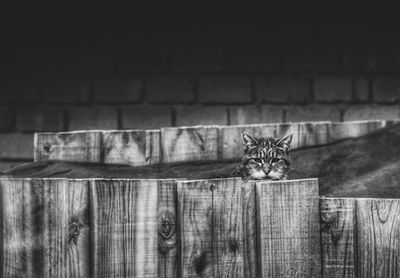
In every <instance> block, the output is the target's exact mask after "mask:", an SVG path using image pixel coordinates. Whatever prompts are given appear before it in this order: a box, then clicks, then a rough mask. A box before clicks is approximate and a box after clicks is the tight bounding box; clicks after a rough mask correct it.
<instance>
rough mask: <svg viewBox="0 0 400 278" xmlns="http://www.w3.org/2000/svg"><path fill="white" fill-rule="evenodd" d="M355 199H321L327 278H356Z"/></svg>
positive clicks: (322, 242) (324, 264)
mask: <svg viewBox="0 0 400 278" xmlns="http://www.w3.org/2000/svg"><path fill="white" fill-rule="evenodd" d="M355 212H356V211H355V199H325V198H323V199H321V200H320V215H321V251H322V274H323V275H322V276H323V277H324V278H350V277H356V272H355V271H356V269H355V261H354V259H355V255H356V254H355V253H356V250H357V249H356V242H355V241H356V239H355V238H354V233H355V231H354V228H355V220H356V217H355Z"/></svg>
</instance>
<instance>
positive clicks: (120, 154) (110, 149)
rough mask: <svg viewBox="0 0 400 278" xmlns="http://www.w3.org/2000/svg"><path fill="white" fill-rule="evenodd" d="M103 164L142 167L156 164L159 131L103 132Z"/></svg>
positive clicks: (158, 156) (158, 158)
mask: <svg viewBox="0 0 400 278" xmlns="http://www.w3.org/2000/svg"><path fill="white" fill-rule="evenodd" d="M103 152H104V162H105V163H109V164H129V165H132V166H142V165H151V164H158V163H160V162H161V156H160V131H159V130H124V131H104V132H103Z"/></svg>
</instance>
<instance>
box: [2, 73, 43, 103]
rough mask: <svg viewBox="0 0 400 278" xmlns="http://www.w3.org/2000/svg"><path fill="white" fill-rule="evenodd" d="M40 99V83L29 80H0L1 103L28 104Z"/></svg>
mask: <svg viewBox="0 0 400 278" xmlns="http://www.w3.org/2000/svg"><path fill="white" fill-rule="evenodd" d="M38 99H39V81H38V80H34V79H29V78H13V79H8V80H7V79H3V80H0V102H4V103H27V102H34V101H37V100H38Z"/></svg>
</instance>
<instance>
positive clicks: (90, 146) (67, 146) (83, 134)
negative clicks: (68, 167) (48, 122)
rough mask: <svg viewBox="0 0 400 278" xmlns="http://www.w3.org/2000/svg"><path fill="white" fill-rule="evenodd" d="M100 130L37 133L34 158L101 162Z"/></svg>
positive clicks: (37, 159) (39, 159) (38, 159)
mask: <svg viewBox="0 0 400 278" xmlns="http://www.w3.org/2000/svg"><path fill="white" fill-rule="evenodd" d="M101 137H102V135H101V132H100V131H76V132H58V133H50V132H48V133H35V137H34V141H35V142H34V148H35V149H34V159H35V161H41V160H67V161H78V162H101V148H102V144H101V141H102V139H101Z"/></svg>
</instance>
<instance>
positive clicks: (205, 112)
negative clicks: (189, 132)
mask: <svg viewBox="0 0 400 278" xmlns="http://www.w3.org/2000/svg"><path fill="white" fill-rule="evenodd" d="M175 113H176V125H177V126H193V125H227V124H228V109H227V108H226V107H223V106H218V107H213V106H208V107H204V106H193V107H190V106H185V107H178V108H176V110H175Z"/></svg>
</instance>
